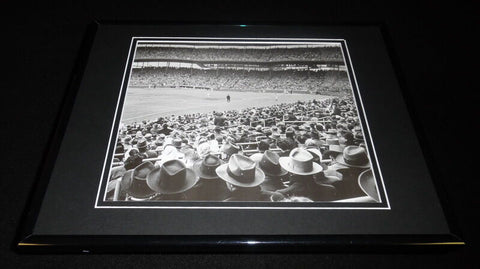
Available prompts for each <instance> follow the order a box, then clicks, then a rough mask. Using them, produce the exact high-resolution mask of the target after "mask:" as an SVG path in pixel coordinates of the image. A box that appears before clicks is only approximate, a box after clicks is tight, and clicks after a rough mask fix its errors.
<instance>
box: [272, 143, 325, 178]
mask: <svg viewBox="0 0 480 269" xmlns="http://www.w3.org/2000/svg"><path fill="white" fill-rule="evenodd" d="M313 159H314V158H313V156H312V154H311V153H310V152H308V151H307V150H305V149H301V148H295V149H293V150H292V151H291V152H290V155H289V156H288V157H280V159H279V160H278V161H279V163H280V165H281V166H282V167H283V169H285V170H287V171H288V172H290V173H292V174H296V175H304V176H308V175H314V174H317V173H320V172H322V170H323V168H322V167H321V166H320V164H318V163H315V162H313Z"/></svg>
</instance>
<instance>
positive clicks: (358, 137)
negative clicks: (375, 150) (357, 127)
mask: <svg viewBox="0 0 480 269" xmlns="http://www.w3.org/2000/svg"><path fill="white" fill-rule="evenodd" d="M353 138H354V139H355V140H356V141H363V139H364V138H363V134H362V133H361V132H356V133H355V134H354V135H353Z"/></svg>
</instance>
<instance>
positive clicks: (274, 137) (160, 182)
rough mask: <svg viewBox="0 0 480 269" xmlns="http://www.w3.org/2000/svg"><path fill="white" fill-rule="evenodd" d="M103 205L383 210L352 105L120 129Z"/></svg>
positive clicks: (268, 109) (289, 107)
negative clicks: (313, 205)
mask: <svg viewBox="0 0 480 269" xmlns="http://www.w3.org/2000/svg"><path fill="white" fill-rule="evenodd" d="M105 199H106V200H107V201H158V200H167V201H179V200H183V201H184V200H188V201H271V202H304V203H306V202H379V201H380V198H379V194H378V191H377V188H376V182H375V179H374V176H373V173H372V170H371V162H370V158H369V156H368V151H367V148H366V144H365V140H364V137H363V131H362V128H361V123H360V119H359V117H358V113H357V109H356V106H355V104H354V101H353V97H352V96H344V97H341V98H330V99H325V100H321V101H320V100H316V99H313V100H310V101H297V102H294V103H282V104H276V105H272V106H265V107H250V108H245V109H240V110H231V111H221V112H220V111H212V112H210V113H193V114H186V115H171V116H168V117H160V118H158V119H155V120H144V121H141V122H135V123H131V124H126V123H122V124H121V125H120V128H119V133H118V137H117V143H116V148H115V154H114V159H113V162H112V167H111V170H110V173H109V181H108V184H107V190H106V193H105Z"/></svg>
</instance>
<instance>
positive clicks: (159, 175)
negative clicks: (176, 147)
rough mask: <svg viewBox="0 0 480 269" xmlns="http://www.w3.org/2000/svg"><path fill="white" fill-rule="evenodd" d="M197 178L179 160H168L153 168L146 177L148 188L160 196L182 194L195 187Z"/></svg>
mask: <svg viewBox="0 0 480 269" xmlns="http://www.w3.org/2000/svg"><path fill="white" fill-rule="evenodd" d="M197 181H198V176H197V175H196V174H195V172H194V171H193V170H192V169H190V168H187V167H186V166H185V164H184V163H183V162H181V161H179V160H175V159H174V160H169V161H166V162H164V163H163V164H162V166H160V167H155V168H154V169H153V170H152V171H151V172H150V173H149V174H148V176H147V184H148V186H149V187H150V188H151V189H152V190H154V191H156V192H157V193H161V194H175V193H182V192H184V191H186V190H188V189H190V188H191V187H193V185H195V183H197Z"/></svg>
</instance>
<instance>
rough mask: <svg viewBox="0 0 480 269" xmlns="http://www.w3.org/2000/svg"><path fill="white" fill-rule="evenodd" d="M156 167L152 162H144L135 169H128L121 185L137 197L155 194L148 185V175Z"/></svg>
mask: <svg viewBox="0 0 480 269" xmlns="http://www.w3.org/2000/svg"><path fill="white" fill-rule="evenodd" d="M153 169H154V166H153V164H152V163H151V162H144V163H142V164H140V165H138V166H137V167H135V168H134V169H131V170H128V171H127V172H126V173H125V174H124V175H123V178H122V181H121V183H120V187H121V188H122V190H124V191H125V192H126V193H128V194H129V195H131V196H133V197H136V198H147V197H150V196H152V195H154V194H155V191H154V190H152V189H151V188H150V187H149V186H148V185H147V180H146V179H147V175H148V174H149V173H150V171H152V170H153Z"/></svg>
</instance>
